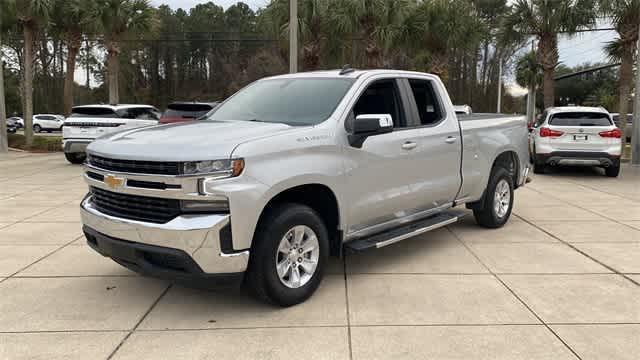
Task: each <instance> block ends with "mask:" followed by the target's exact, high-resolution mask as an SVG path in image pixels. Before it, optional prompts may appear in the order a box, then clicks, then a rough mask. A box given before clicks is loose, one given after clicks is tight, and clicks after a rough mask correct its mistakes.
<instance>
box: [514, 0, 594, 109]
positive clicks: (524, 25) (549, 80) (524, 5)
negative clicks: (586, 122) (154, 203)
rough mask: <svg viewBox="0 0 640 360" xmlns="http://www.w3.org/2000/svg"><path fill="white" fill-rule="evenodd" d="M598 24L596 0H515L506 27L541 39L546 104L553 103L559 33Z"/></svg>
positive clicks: (540, 59)
mask: <svg viewBox="0 0 640 360" xmlns="http://www.w3.org/2000/svg"><path fill="white" fill-rule="evenodd" d="M594 25H595V10H594V0H562V1H555V0H516V2H515V4H513V5H512V8H511V12H510V13H509V14H508V15H507V17H506V18H505V24H504V26H505V28H507V29H513V30H515V31H517V32H518V33H520V34H521V35H522V36H525V35H534V36H535V37H536V38H537V39H538V52H537V57H538V62H539V63H540V64H541V65H542V69H543V73H544V78H543V94H544V106H545V107H551V106H553V104H554V99H555V92H554V80H553V76H554V71H555V68H556V66H558V33H559V32H566V33H569V34H573V33H575V32H576V30H579V29H580V28H584V27H591V26H594Z"/></svg>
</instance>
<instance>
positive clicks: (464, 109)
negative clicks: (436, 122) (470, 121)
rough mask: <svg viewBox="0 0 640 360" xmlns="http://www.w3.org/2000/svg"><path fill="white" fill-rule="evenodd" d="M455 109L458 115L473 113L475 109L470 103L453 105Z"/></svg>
mask: <svg viewBox="0 0 640 360" xmlns="http://www.w3.org/2000/svg"><path fill="white" fill-rule="evenodd" d="M453 109H454V110H455V112H456V114H458V115H469V114H471V113H473V110H472V109H471V106H469V105H453Z"/></svg>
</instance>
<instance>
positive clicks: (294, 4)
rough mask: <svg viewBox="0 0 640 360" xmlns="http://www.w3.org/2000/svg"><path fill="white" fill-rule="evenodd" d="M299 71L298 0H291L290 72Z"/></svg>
mask: <svg viewBox="0 0 640 360" xmlns="http://www.w3.org/2000/svg"><path fill="white" fill-rule="evenodd" d="M296 72H298V0H289V73H291V74H293V73H296Z"/></svg>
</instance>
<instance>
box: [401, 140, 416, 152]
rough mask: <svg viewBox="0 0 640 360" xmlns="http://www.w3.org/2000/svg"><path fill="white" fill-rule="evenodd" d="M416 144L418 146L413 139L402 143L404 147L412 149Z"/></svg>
mask: <svg viewBox="0 0 640 360" xmlns="http://www.w3.org/2000/svg"><path fill="white" fill-rule="evenodd" d="M416 146H418V144H416V143H414V142H413V141H407V142H406V143H404V144H402V149H404V150H412V149H415V148H416Z"/></svg>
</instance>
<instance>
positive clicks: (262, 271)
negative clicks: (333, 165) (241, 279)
mask: <svg viewBox="0 0 640 360" xmlns="http://www.w3.org/2000/svg"><path fill="white" fill-rule="evenodd" d="M328 254H329V236H328V233H327V228H326V226H325V224H324V222H323V221H322V219H321V218H320V216H319V215H318V214H317V213H316V212H315V211H314V210H313V209H311V208H310V207H308V206H305V205H301V204H292V203H287V204H281V205H278V206H276V207H273V208H271V209H269V210H267V213H266V214H265V215H264V216H263V218H262V219H261V221H260V224H259V225H258V229H257V230H256V236H255V238H254V244H253V247H252V250H251V258H250V259H249V267H248V270H247V278H246V280H247V285H248V286H249V289H250V290H251V291H252V292H253V294H254V295H255V296H256V297H257V298H258V299H260V300H262V301H265V302H268V303H270V304H275V305H279V306H283V307H284V306H292V305H296V304H299V303H301V302H303V301H305V300H307V299H308V298H309V297H310V296H311V295H312V294H313V293H314V292H315V291H316V289H317V288H318V286H319V285H320V281H321V280H322V277H323V275H324V270H325V267H326V263H327V258H328Z"/></svg>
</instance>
